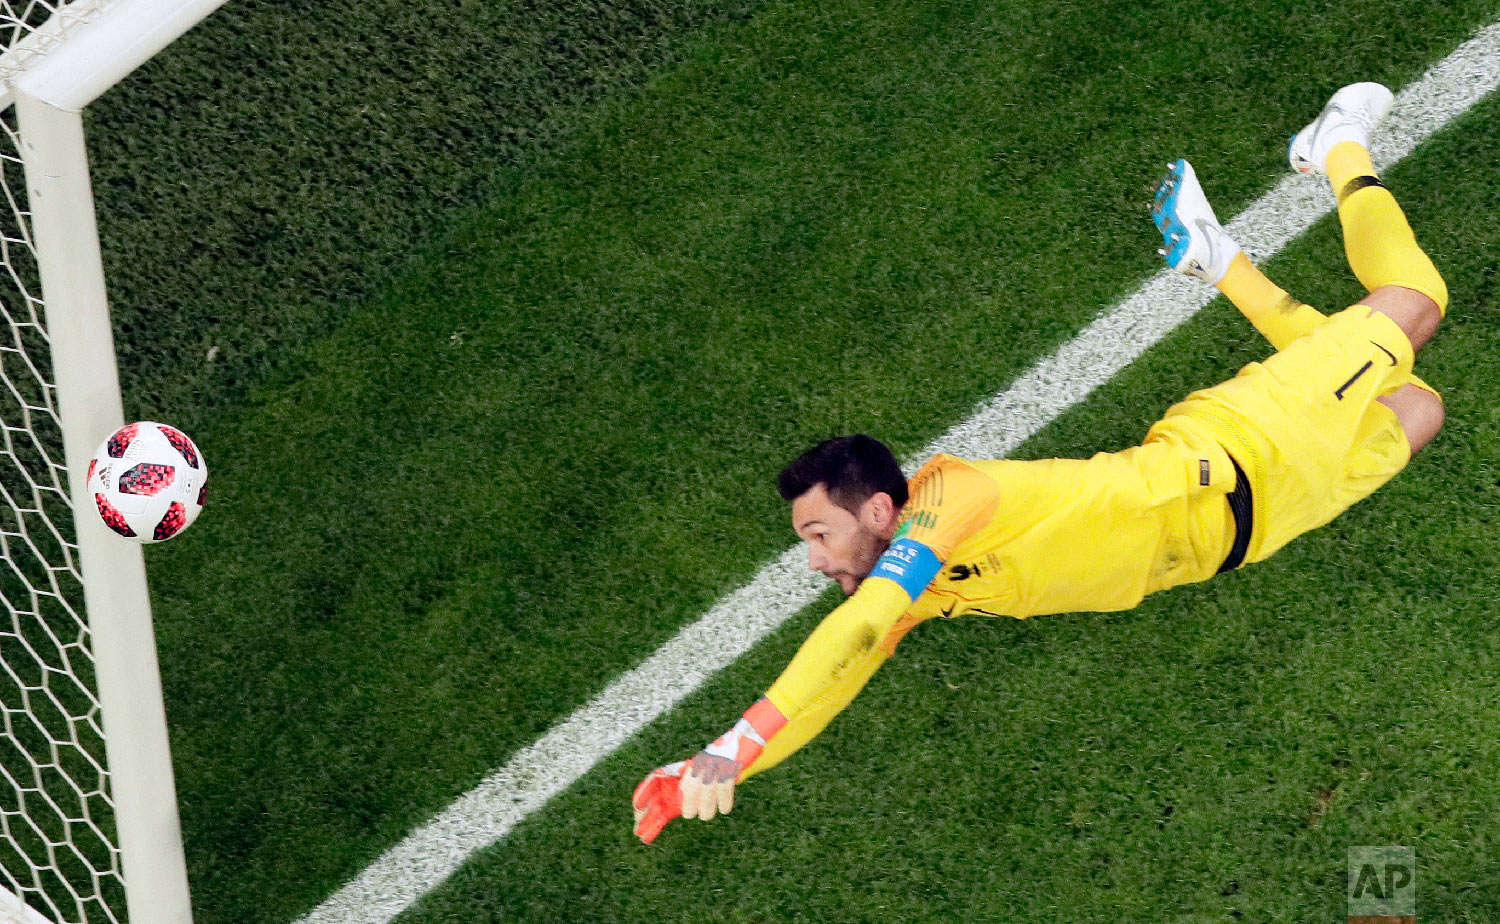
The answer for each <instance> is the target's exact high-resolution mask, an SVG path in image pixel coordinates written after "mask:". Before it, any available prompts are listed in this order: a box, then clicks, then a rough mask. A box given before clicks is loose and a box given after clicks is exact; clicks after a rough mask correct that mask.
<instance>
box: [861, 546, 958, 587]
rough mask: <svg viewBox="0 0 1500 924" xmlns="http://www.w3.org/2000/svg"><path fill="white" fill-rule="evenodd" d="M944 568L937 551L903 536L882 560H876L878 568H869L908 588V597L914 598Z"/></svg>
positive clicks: (880, 575) (871, 575) (875, 573)
mask: <svg viewBox="0 0 1500 924" xmlns="http://www.w3.org/2000/svg"><path fill="white" fill-rule="evenodd" d="M942 569H943V562H942V560H941V559H939V558H938V557H937V553H936V552H934V551H932V549H929V548H928V547H927V546H925V545H923V544H922V543H920V542H915V541H913V540H911V539H904V538H903V539H897V540H896V541H895V542H892V543H891V545H890V548H888V549H886V550H885V554H884V555H882V556H880V561H878V562H876V563H875V570H874V571H872V572H870V577H883V578H888V579H890V580H892V581H895V582H896V583H897V584H900V585H901V589H902V590H904V591H906V595H907V596H908V597H910V598H912V599H913V600H915V599H917V597H919V596H921V594H922V591H924V590H926V589H927V585H928V584H931V583H932V579H933V578H935V577H937V573H938V572H939V571H941V570H942Z"/></svg>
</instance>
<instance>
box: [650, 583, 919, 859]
mask: <svg viewBox="0 0 1500 924" xmlns="http://www.w3.org/2000/svg"><path fill="white" fill-rule="evenodd" d="M924 583H925V581H924ZM911 600H912V598H911V596H909V595H908V591H907V590H906V589H905V588H903V587H902V586H901V585H900V584H898V583H896V582H895V581H892V580H890V579H887V578H883V577H871V578H869V579H867V580H866V581H865V582H864V583H863V584H862V585H861V586H860V588H859V590H858V591H857V592H856V593H855V594H854V596H852V597H850V598H849V599H848V600H846V601H845V602H844V603H843V604H842V605H841V606H839V607H838V608H837V609H835V610H834V611H833V612H832V613H829V614H828V616H827V617H826V618H825V619H824V620H823V622H822V623H820V624H819V625H818V628H817V629H815V630H814V631H813V633H812V635H810V636H808V639H807V641H806V642H804V643H803V645H802V648H801V649H800V650H799V651H798V652H797V655H796V657H795V658H793V659H792V661H791V663H790V664H788V665H787V668H786V670H785V671H783V672H782V674H781V677H780V678H778V679H777V681H776V683H775V684H773V685H772V687H771V689H770V690H769V691H768V692H767V694H766V696H765V697H764V698H762V699H760V700H759V701H757V702H756V704H755V705H753V706H751V707H750V709H748V710H747V711H746V712H745V714H744V716H743V717H742V718H741V719H740V720H739V722H737V723H736V724H735V726H734V728H732V729H730V730H729V731H728V732H727V733H725V734H724V735H723V736H721V737H720V738H719V739H717V740H716V741H714V742H713V743H712V744H710V745H709V746H708V747H707V748H705V749H704V750H703V751H701V752H699V754H698V755H697V756H696V757H694V758H692V759H691V760H688V761H683V762H679V763H677V764H669V765H667V766H665V767H659V768H657V769H656V770H654V771H652V773H651V774H650V775H649V776H647V778H646V779H645V780H644V781H643V782H642V783H641V784H640V786H638V787H637V788H636V792H635V800H634V802H635V816H636V834H637V836H639V837H640V838H641V839H642V840H643V841H645V842H646V843H650V842H651V840H652V839H654V838H655V837H656V835H657V834H658V833H659V832H660V831H661V829H662V827H664V826H665V825H666V823H667V822H668V821H670V820H671V819H672V818H674V817H676V816H677V815H679V814H680V815H681V816H682V817H684V818H703V819H705V820H707V819H711V818H713V817H714V816H715V815H716V814H721V813H725V812H728V811H729V810H730V809H732V808H733V807H734V787H735V785H736V784H737V783H738V782H739V781H741V780H743V779H746V778H748V777H750V776H752V775H754V774H756V773H759V772H761V771H762V770H767V769H769V768H771V767H773V766H775V765H776V764H778V763H780V762H781V761H782V760H784V759H786V758H787V757H788V756H790V755H791V754H792V753H793V752H794V751H796V750H798V749H799V748H801V747H802V746H803V745H805V744H806V743H807V742H809V741H811V740H812V739H813V738H815V737H816V736H817V735H818V733H819V732H821V731H822V730H823V729H824V728H825V727H827V725H828V723H829V722H831V721H832V720H833V717H834V716H835V715H837V714H838V713H839V712H840V711H842V710H843V708H844V707H845V706H847V705H848V704H849V703H850V702H851V701H852V700H853V699H854V697H855V696H856V695H857V694H858V693H859V691H860V690H861V689H863V688H864V686H865V684H866V683H867V682H868V681H869V679H870V677H871V676H872V675H873V674H874V673H875V671H876V670H877V669H878V668H879V667H880V665H882V664H884V663H885V661H886V659H887V658H889V657H890V655H891V653H892V651H894V649H895V645H896V643H897V642H898V641H899V640H900V638H901V637H902V636H904V635H905V633H906V631H908V630H909V629H910V627H911V624H910V623H907V622H906V621H904V620H902V618H901V617H902V614H903V613H904V612H905V610H906V609H907V607H909V606H910V605H911Z"/></svg>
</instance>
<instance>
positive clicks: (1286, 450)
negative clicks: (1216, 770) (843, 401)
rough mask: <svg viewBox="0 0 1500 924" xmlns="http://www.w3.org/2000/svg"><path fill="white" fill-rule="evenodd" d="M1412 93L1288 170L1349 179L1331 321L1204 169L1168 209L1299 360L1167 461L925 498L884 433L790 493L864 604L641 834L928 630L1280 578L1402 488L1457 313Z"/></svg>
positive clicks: (752, 767) (1182, 256)
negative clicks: (1221, 210) (1279, 278)
mask: <svg viewBox="0 0 1500 924" xmlns="http://www.w3.org/2000/svg"><path fill="white" fill-rule="evenodd" d="M1391 103H1392V95H1391V92H1390V91H1389V90H1387V89H1386V88H1385V87H1382V86H1380V85H1378V84H1372V83H1361V84H1354V85H1352V86H1348V87H1345V88H1343V89H1342V90H1340V91H1338V92H1337V93H1336V94H1334V96H1333V98H1332V99H1331V100H1330V101H1329V103H1328V105H1327V106H1326V107H1324V109H1323V111H1322V113H1321V114H1319V116H1318V118H1317V119H1316V120H1314V121H1313V122H1312V124H1310V125H1308V126H1307V127H1306V128H1304V129H1303V130H1302V131H1301V132H1299V133H1298V134H1297V135H1296V136H1295V137H1294V138H1293V139H1292V143H1291V146H1290V148H1289V149H1288V157H1289V159H1290V161H1291V164H1292V166H1293V168H1294V169H1296V170H1298V171H1299V172H1302V173H1313V172H1316V173H1321V174H1324V175H1326V176H1327V177H1328V180H1329V182H1330V183H1331V184H1332V187H1333V191H1334V193H1335V195H1336V197H1337V200H1338V213H1339V220H1340V223H1341V225H1342V227H1343V232H1344V244H1345V251H1346V253H1347V255H1348V258H1349V265H1350V266H1351V267H1352V268H1353V270H1354V274H1355V275H1356V276H1357V277H1358V278H1359V280H1360V282H1361V283H1363V284H1364V286H1365V288H1366V289H1367V290H1368V291H1369V295H1368V296H1366V297H1365V298H1364V299H1363V300H1361V301H1360V302H1359V303H1358V304H1356V305H1354V306H1352V307H1350V308H1347V309H1345V310H1344V311H1342V312H1339V313H1338V314H1336V315H1334V316H1332V317H1326V316H1324V315H1323V314H1322V313H1321V312H1319V311H1317V310H1316V309H1314V308H1312V307H1310V306H1308V305H1305V304H1303V303H1301V302H1299V301H1297V300H1296V299H1294V298H1292V297H1291V296H1289V295H1287V293H1286V292H1284V291H1283V290H1281V289H1280V288H1278V287H1277V286H1276V285H1275V284H1274V283H1272V282H1271V281H1270V280H1269V279H1267V278H1266V277H1265V276H1264V275H1262V274H1261V272H1260V271H1259V270H1258V269H1256V267H1255V266H1254V265H1253V264H1252V263H1251V262H1250V260H1249V259H1248V258H1247V257H1246V256H1245V255H1244V253H1243V252H1242V251H1241V250H1240V248H1239V246H1238V245H1237V244H1235V242H1234V241H1233V240H1231V239H1230V237H1229V236H1228V235H1227V234H1226V233H1225V232H1224V229H1223V228H1222V227H1221V226H1220V225H1219V222H1218V219H1217V218H1215V216H1214V213H1213V210H1212V208H1211V207H1210V206H1209V204H1208V200H1207V199H1206V198H1204V195H1203V191H1202V189H1201V188H1200V187H1199V185H1198V180H1197V177H1196V176H1195V175H1194V173H1193V169H1192V167H1191V166H1190V165H1189V164H1188V163H1187V162H1186V161H1184V160H1179V161H1177V162H1176V163H1175V164H1173V165H1172V166H1171V169H1170V172H1169V173H1168V174H1167V177H1166V179H1164V180H1163V181H1162V183H1161V185H1160V187H1159V188H1158V190H1157V194H1156V201H1155V204H1154V205H1153V206H1152V210H1151V212H1152V218H1153V219H1154V220H1155V222H1156V225H1157V227H1158V229H1160V231H1161V233H1162V240H1163V244H1164V246H1163V248H1162V251H1161V253H1162V255H1163V256H1164V257H1165V258H1166V260H1167V262H1168V264H1169V265H1171V266H1172V268H1174V269H1176V270H1178V271H1179V272H1183V273H1187V274H1190V275H1194V276H1198V277H1200V278H1202V279H1205V280H1206V281H1208V282H1210V283H1212V284H1213V285H1215V286H1217V287H1218V289H1219V290H1220V291H1222V292H1223V293H1224V294H1225V295H1226V296H1227V297H1228V298H1229V299H1230V301H1232V302H1233V303H1234V304H1235V306H1236V307H1237V308H1239V309H1240V311H1242V312H1243V313H1244V314H1245V316H1246V317H1248V318H1249V319H1250V321H1251V323H1252V324H1254V325H1255V327H1256V329H1257V330H1259V331H1260V332H1261V333H1262V334H1263V335H1264V336H1265V337H1266V339H1267V340H1269V341H1270V342H1271V345H1272V346H1274V347H1275V348H1276V351H1277V352H1276V353H1275V354H1274V355H1272V356H1271V357H1270V358H1269V359H1267V360H1266V361H1265V362H1264V363H1251V364H1250V365H1248V366H1246V367H1245V368H1244V369H1242V370H1240V372H1239V374H1238V375H1236V376H1235V377H1234V378H1233V379H1231V380H1229V381H1228V382H1225V383H1223V384H1221V385H1218V386H1216V387H1214V388H1209V389H1205V390H1203V391H1199V392H1195V393H1193V394H1192V395H1189V396H1188V398H1187V399H1186V400H1184V401H1182V402H1181V403H1179V404H1177V405H1175V406H1174V407H1172V408H1171V409H1169V410H1168V411H1167V413H1166V416H1165V417H1163V418H1162V419H1161V420H1160V421H1159V422H1157V423H1156V424H1155V425H1154V426H1152V427H1151V429H1150V431H1149V432H1148V433H1147V434H1146V439H1145V441H1144V442H1143V443H1142V444H1141V445H1140V446H1137V447H1134V448H1131V449H1127V450H1125V451H1123V452H1115V453H1100V454H1098V455H1096V456H1094V457H1093V458H1091V459H1086V460H1074V459H1048V460H1042V461H1029V462H1018V461H971V460H966V459H959V458H955V457H953V456H948V455H939V456H936V457H935V458H933V459H932V460H931V461H929V462H928V463H927V464H926V465H924V466H923V467H922V469H921V470H920V471H918V472H917V474H916V475H915V476H914V477H913V478H912V479H911V481H910V483H908V482H907V481H906V479H905V478H904V477H903V476H902V474H901V469H900V467H899V466H898V465H897V463H896V459H895V457H894V456H892V454H891V452H890V450H889V449H887V448H886V447H885V446H884V445H882V444H880V443H879V442H877V441H875V440H873V439H871V438H870V437H867V436H852V437H843V438H840V439H835V440H829V441H827V442H825V443H822V444H820V445H818V446H816V447H814V448H813V449H811V450H810V451H808V452H807V453H805V454H803V455H802V456H801V457H799V458H798V459H796V460H795V461H793V462H792V463H791V464H790V465H788V466H787V467H786V468H785V469H784V470H783V471H782V473H781V477H780V485H779V487H780V491H781V495H782V497H784V498H785V499H786V500H788V501H790V502H791V506H792V524H793V527H794V528H795V529H796V531H797V535H799V536H801V537H802V538H803V539H805V540H807V542H808V544H809V546H810V549H811V551H810V556H809V565H810V566H811V567H812V568H813V569H814V570H816V571H821V572H822V573H824V574H826V575H828V576H829V577H831V578H833V579H834V580H836V581H838V583H839V585H840V586H841V587H842V588H843V589H844V592H845V593H846V594H848V595H849V599H848V600H846V601H845V602H844V603H843V604H842V605H840V606H839V607H838V608H837V609H835V610H834V611H833V612H832V613H830V614H829V615H828V616H827V617H826V618H825V619H824V620H823V622H822V623H821V624H820V625H819V626H818V627H817V629H816V630H814V632H813V633H812V635H811V636H810V637H809V638H808V639H807V641H806V643H804V644H803V646H802V648H801V650H800V651H798V653H797V655H796V657H795V658H794V659H793V660H792V662H791V664H790V665H788V667H787V668H786V670H785V671H784V672H783V673H782V675H781V676H780V677H779V678H778V679H777V680H776V682H775V683H774V684H773V685H772V686H771V688H770V690H769V691H767V693H766V695H765V697H764V698H763V699H761V700H760V701H759V702H757V703H755V704H754V705H753V706H751V707H750V709H749V710H748V711H746V712H745V714H744V717H743V718H741V719H740V720H739V722H737V723H736V724H735V726H734V727H733V728H732V729H730V730H729V731H728V732H726V733H725V734H724V735H723V737H721V738H719V739H718V740H717V741H714V742H713V743H712V744H710V745H708V747H707V748H705V749H704V750H703V751H701V752H700V753H699V754H698V755H697V756H695V757H693V758H691V759H689V760H685V761H679V762H677V763H674V764H668V765H667V766H665V767H659V768H657V769H656V770H654V771H652V772H651V774H650V775H648V776H647V777H646V779H645V780H644V781H643V782H642V783H641V784H640V785H639V786H638V787H637V788H636V791H635V798H634V806H635V833H636V834H637V835H638V836H639V837H640V838H641V840H643V841H645V842H647V843H649V842H650V841H651V840H652V839H654V838H655V837H656V836H657V834H659V833H660V832H661V830H662V828H663V827H664V826H665V825H666V824H667V822H669V821H670V820H671V819H673V818H675V817H677V816H678V815H681V816H682V817H684V818H702V819H705V820H707V819H711V818H713V817H714V815H715V814H719V813H724V812H728V811H729V810H730V809H731V808H732V807H733V800H734V788H735V784H736V783H738V782H740V781H741V780H744V779H745V778H747V777H749V776H751V775H752V774H755V773H759V772H761V771H762V770H765V769H767V768H769V767H773V766H775V765H776V764H777V763H779V762H780V761H782V760H783V759H785V758H786V756H787V755H789V754H791V753H792V752H793V751H795V750H797V749H798V748H800V747H802V746H803V745H804V744H806V743H807V742H808V741H809V740H811V739H812V738H813V736H815V735H817V734H818V732H820V731H822V730H823V728H824V727H825V726H826V725H827V724H828V722H829V721H830V720H831V719H832V718H833V717H834V715H836V714H837V713H838V712H839V711H840V710H841V709H843V708H844V706H846V705H848V703H849V702H850V700H852V699H853V698H854V696H855V694H857V693H858V692H859V690H860V689H861V688H862V687H863V686H864V685H865V682H866V681H868V680H869V679H870V676H871V675H872V674H873V673H874V672H875V670H876V669H877V668H878V667H879V666H880V665H881V664H882V663H884V662H885V660H886V659H887V658H889V657H890V656H891V654H892V653H893V652H894V651H895V648H896V645H897V644H898V643H899V642H900V641H901V639H902V637H904V636H905V635H906V633H907V632H908V631H910V630H911V628H912V627H913V626H915V625H916V624H917V623H919V622H922V621H923V620H926V619H931V618H933V617H935V616H961V615H965V614H969V613H978V614H981V615H987V616H1014V617H1018V618H1024V617H1027V616H1034V615H1038V614H1044V613H1061V612H1069V611H1079V610H1122V609H1129V608H1131V607H1134V606H1135V605H1136V604H1138V603H1139V602H1140V601H1141V599H1142V598H1143V597H1144V596H1145V595H1147V594H1149V593H1154V592H1155V591H1158V590H1163V589H1165V588H1168V587H1173V586H1175V585H1178V584H1184V583H1189V582H1193V581H1202V580H1206V579H1208V578H1209V577H1211V576H1212V575H1214V574H1215V573H1217V572H1221V571H1228V570H1231V569H1233V568H1238V567H1240V566H1241V565H1243V564H1244V563H1246V562H1253V561H1260V560H1262V559H1264V558H1267V557H1269V556H1270V555H1271V554H1272V553H1274V552H1275V551H1276V550H1277V549H1279V548H1281V547H1282V546H1283V545H1285V544H1286V543H1287V542H1289V541H1291V540H1292V539H1293V538H1295V537H1296V536H1298V535H1300V534H1302V533H1304V532H1307V531H1308V530H1311V529H1315V528H1316V527H1318V526H1321V525H1323V524H1324V523H1327V522H1328V521H1329V520H1332V519H1333V518H1334V517H1335V516H1337V515H1338V514H1339V513H1341V512H1342V511H1344V510H1346V509H1347V508H1348V507H1350V506H1351V505H1352V504H1354V503H1356V502H1357V501H1359V500H1361V499H1363V498H1364V497H1366V496H1368V495H1369V494H1370V493H1371V492H1373V491H1374V490H1375V489H1376V488H1379V487H1380V486H1381V485H1383V484H1385V483H1386V482H1387V481H1388V480H1390V479H1391V478H1392V477H1393V476H1394V475H1395V474H1396V473H1397V472H1398V471H1400V470H1401V469H1402V468H1403V467H1404V466H1405V465H1406V463H1407V462H1408V461H1409V460H1410V458H1411V455H1412V453H1414V452H1416V451H1418V450H1419V449H1421V448H1422V447H1423V446H1425V445H1426V444H1427V443H1428V441H1430V440H1431V439H1432V438H1433V436H1434V435H1436V433H1437V431H1438V428H1439V427H1441V426H1442V422H1443V403H1442V399H1441V398H1440V397H1439V396H1438V394H1437V393H1436V392H1435V391H1433V390H1432V389H1431V388H1429V387H1428V386H1427V385H1426V384H1425V383H1423V382H1422V381H1421V380H1419V379H1417V378H1416V377H1415V376H1414V375H1413V374H1412V360H1413V355H1414V353H1415V351H1416V350H1417V349H1419V348H1420V347H1421V346H1422V345H1423V344H1425V343H1426V342H1427V340H1428V339H1429V338H1430V337H1431V336H1432V335H1433V333H1434V332H1435V331H1436V329H1437V326H1438V323H1439V321H1440V319H1441V318H1442V316H1443V313H1444V311H1445V309H1446V306H1447V300H1448V292H1447V287H1446V285H1445V284H1444V282H1443V279H1442V277H1441V276H1440V275H1439V274H1438V272H1437V270H1436V269H1435V268H1434V266H1433V264H1432V261H1431V260H1429V259H1428V257H1427V255H1426V254H1425V253H1424V252H1423V251H1422V249H1421V248H1420V247H1419V246H1418V245H1417V242H1416V239H1415V237H1414V236H1413V235H1412V231H1411V228H1410V226H1409V225H1408V224H1407V221H1406V217H1405V215H1404V214H1403V213H1402V211H1401V209H1400V207H1399V206H1398V205H1397V204H1396V200H1395V199H1394V198H1393V197H1392V195H1391V194H1390V192H1389V191H1388V190H1387V189H1386V188H1385V186H1384V184H1382V183H1381V181H1380V179H1379V178H1378V177H1377V176H1376V174H1375V170H1374V166H1373V165H1372V164H1371V162H1370V154H1369V151H1368V140H1369V135H1370V132H1371V131H1372V130H1373V129H1374V127H1375V126H1376V124H1377V123H1379V122H1380V120H1381V119H1382V118H1384V116H1385V114H1386V113H1387V112H1388V111H1389V110H1390V106H1391Z"/></svg>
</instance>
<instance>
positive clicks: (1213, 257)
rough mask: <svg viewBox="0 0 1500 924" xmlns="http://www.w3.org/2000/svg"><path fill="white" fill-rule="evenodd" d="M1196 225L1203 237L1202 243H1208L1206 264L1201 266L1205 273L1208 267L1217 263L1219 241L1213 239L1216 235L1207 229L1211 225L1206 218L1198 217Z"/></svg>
mask: <svg viewBox="0 0 1500 924" xmlns="http://www.w3.org/2000/svg"><path fill="white" fill-rule="evenodd" d="M1197 225H1198V233H1199V234H1200V235H1201V236H1202V237H1203V241H1204V243H1206V244H1208V266H1205V267H1203V271H1204V272H1205V273H1206V272H1208V270H1209V268H1210V267H1215V266H1218V265H1219V242H1218V241H1217V240H1216V239H1215V238H1216V235H1214V233H1213V232H1212V231H1210V230H1209V228H1210V227H1211V226H1210V225H1209V223H1208V220H1207V219H1204V218H1200V219H1198V221H1197Z"/></svg>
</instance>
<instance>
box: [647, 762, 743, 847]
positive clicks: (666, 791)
mask: <svg viewBox="0 0 1500 924" xmlns="http://www.w3.org/2000/svg"><path fill="white" fill-rule="evenodd" d="M739 775H740V765H739V761H736V760H732V759H730V758H727V757H719V756H716V755H714V754H710V753H708V752H707V751H704V752H702V753H700V754H699V755H698V756H697V757H694V758H692V759H691V760H679V761H677V762H676V763H675V764H667V765H666V766H664V767H657V768H656V769H655V770H652V771H651V772H650V773H649V774H647V775H646V778H645V779H644V780H642V781H641V783H640V785H639V786H637V787H636V788H635V795H634V797H633V798H632V799H631V802H632V804H633V806H634V808H635V836H636V837H638V838H640V839H641V843H643V844H649V843H651V842H652V841H654V840H656V836H657V835H658V834H660V833H661V831H662V829H663V828H665V827H666V826H667V822H669V821H671V820H672V819H674V818H677V817H679V816H680V817H682V818H701V819H703V820H704V821H708V820H709V819H711V818H713V817H714V815H716V814H719V815H727V814H729V810H730V809H732V808H734V784H735V781H736V780H737V779H739Z"/></svg>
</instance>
